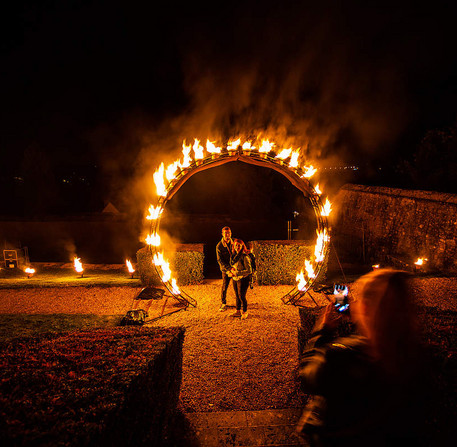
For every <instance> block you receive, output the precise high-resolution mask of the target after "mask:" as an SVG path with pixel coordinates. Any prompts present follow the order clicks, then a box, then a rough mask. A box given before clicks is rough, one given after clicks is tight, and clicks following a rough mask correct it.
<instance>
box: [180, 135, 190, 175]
mask: <svg viewBox="0 0 457 447" xmlns="http://www.w3.org/2000/svg"><path fill="white" fill-rule="evenodd" d="M191 150H192V146H191V145H189V146H186V144H185V142H184V141H183V142H182V154H183V160H182V163H181V167H182V168H188V167H189V166H190V164H191V163H192V157H191V156H190V151H191Z"/></svg>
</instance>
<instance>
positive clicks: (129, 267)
mask: <svg viewBox="0 0 457 447" xmlns="http://www.w3.org/2000/svg"><path fill="white" fill-rule="evenodd" d="M125 264H126V265H127V269H128V271H129V273H133V272H134V271H135V269H134V268H133V265H132V263H131V262H130V259H126V260H125Z"/></svg>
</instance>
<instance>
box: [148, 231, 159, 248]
mask: <svg viewBox="0 0 457 447" xmlns="http://www.w3.org/2000/svg"><path fill="white" fill-rule="evenodd" d="M146 244H148V245H153V246H154V247H158V246H159V245H160V235H159V234H157V233H154V234H148V235H147V236H146Z"/></svg>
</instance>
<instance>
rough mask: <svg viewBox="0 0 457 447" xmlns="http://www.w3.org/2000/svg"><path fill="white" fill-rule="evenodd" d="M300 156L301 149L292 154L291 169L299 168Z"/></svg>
mask: <svg viewBox="0 0 457 447" xmlns="http://www.w3.org/2000/svg"><path fill="white" fill-rule="evenodd" d="M299 156H300V149H298V150H296V151H294V152H292V154H291V155H290V163H289V167H291V168H297V167H298V157H299Z"/></svg>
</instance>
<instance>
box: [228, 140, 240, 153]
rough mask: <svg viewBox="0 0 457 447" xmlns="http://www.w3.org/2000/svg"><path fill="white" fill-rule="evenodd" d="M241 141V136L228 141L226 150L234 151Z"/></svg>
mask: <svg viewBox="0 0 457 447" xmlns="http://www.w3.org/2000/svg"><path fill="white" fill-rule="evenodd" d="M240 143H241V138H238V140H235V141H229V142H228V144H227V150H228V151H236V150H237V149H238V146H239V145H240Z"/></svg>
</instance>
